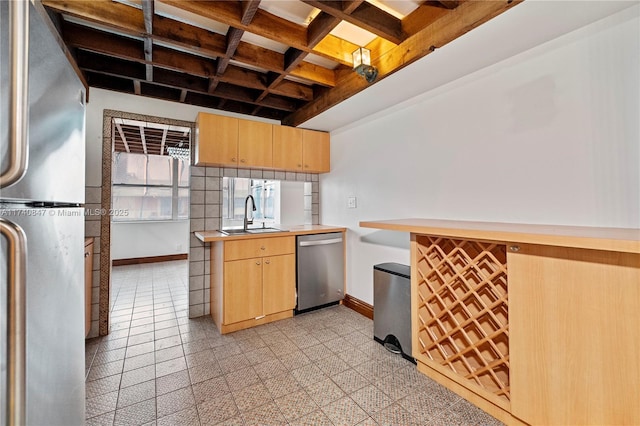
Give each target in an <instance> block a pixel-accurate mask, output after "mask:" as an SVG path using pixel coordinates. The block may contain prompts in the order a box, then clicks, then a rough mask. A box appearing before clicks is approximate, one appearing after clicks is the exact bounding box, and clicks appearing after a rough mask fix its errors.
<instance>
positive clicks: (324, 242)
mask: <svg viewBox="0 0 640 426" xmlns="http://www.w3.org/2000/svg"><path fill="white" fill-rule="evenodd" d="M341 242H342V238H331V239H329V240H315V241H300V243H299V244H298V245H299V246H300V247H309V246H324V245H327V244H338V243H341Z"/></svg>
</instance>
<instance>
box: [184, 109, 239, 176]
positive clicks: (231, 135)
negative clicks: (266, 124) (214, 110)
mask: <svg viewBox="0 0 640 426" xmlns="http://www.w3.org/2000/svg"><path fill="white" fill-rule="evenodd" d="M239 121H240V120H238V119H237V118H234V117H226V116H223V115H215V114H205V113H202V112H201V113H199V114H198V118H197V119H196V149H195V154H196V156H195V164H196V165H203V166H205V165H209V166H218V165H234V166H235V165H237V164H238V122H239Z"/></svg>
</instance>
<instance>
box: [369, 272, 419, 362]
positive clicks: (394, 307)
mask: <svg viewBox="0 0 640 426" xmlns="http://www.w3.org/2000/svg"><path fill="white" fill-rule="evenodd" d="M373 338H374V339H375V340H376V341H377V342H379V343H381V344H383V345H384V347H385V348H387V349H388V350H389V351H391V352H394V353H398V354H401V355H402V357H403V358H405V359H407V360H409V361H411V362H413V363H414V364H415V362H416V361H415V360H414V359H413V357H412V356H411V268H410V267H409V266H407V265H402V264H399V263H381V264H378V265H374V267H373Z"/></svg>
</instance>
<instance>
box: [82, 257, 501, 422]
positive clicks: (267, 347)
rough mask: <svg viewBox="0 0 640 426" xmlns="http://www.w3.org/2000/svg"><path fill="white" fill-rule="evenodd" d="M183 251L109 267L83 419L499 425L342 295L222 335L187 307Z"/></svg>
mask: <svg viewBox="0 0 640 426" xmlns="http://www.w3.org/2000/svg"><path fill="white" fill-rule="evenodd" d="M187 294H188V289H187V262H186V261H180V262H165V263H156V264H147V265H136V266H122V267H115V268H113V275H112V311H111V333H110V334H109V336H106V337H102V338H96V339H91V340H88V341H87V343H86V366H87V367H86V368H87V382H86V388H87V400H86V407H87V414H86V417H87V425H143V424H148V425H199V424H201V425H215V424H222V425H278V426H279V425H287V424H289V425H394V426H395V425H499V424H501V423H500V422H498V421H497V420H496V419H494V418H493V417H491V416H489V415H487V414H485V413H484V412H482V411H481V410H479V409H477V408H475V407H474V406H473V405H471V404H469V403H468V402H466V401H465V400H463V399H461V398H459V397H458V396H457V395H456V394H454V393H452V392H450V391H448V390H447V389H445V388H443V387H442V386H440V385H438V384H437V383H435V382H434V381H432V380H430V379H429V378H427V377H425V376H423V375H421V374H420V373H418V372H417V371H416V368H415V366H414V365H413V364H411V363H409V362H408V361H406V360H404V359H402V358H400V357H399V356H397V355H393V354H391V353H389V352H388V351H386V350H385V349H384V348H383V347H382V346H381V345H380V344H378V343H376V342H375V341H373V339H372V336H373V322H372V321H371V320H369V319H367V318H365V317H363V316H361V315H359V314H358V313H356V312H354V311H352V310H350V309H347V308H345V307H343V306H336V307H331V308H326V309H323V310H319V311H315V312H312V313H308V314H304V315H298V316H296V317H294V318H292V319H287V320H283V321H279V322H276V323H272V324H267V325H264V326H260V327H256V328H253V329H249V330H243V331H239V332H236V333H232V334H228V335H224V336H222V335H220V334H219V333H218V331H217V330H216V328H215V325H214V324H213V322H212V320H211V318H210V317H202V318H197V319H192V320H190V319H188V317H187V305H188V301H187V297H188V296H187Z"/></svg>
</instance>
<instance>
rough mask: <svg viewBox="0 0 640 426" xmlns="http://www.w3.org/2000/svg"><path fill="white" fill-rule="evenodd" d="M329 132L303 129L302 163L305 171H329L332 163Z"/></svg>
mask: <svg viewBox="0 0 640 426" xmlns="http://www.w3.org/2000/svg"><path fill="white" fill-rule="evenodd" d="M330 146H331V142H330V139H329V133H326V132H317V131H315V130H303V131H302V165H303V171H304V172H305V173H328V172H329V171H330V170H331V164H330Z"/></svg>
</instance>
